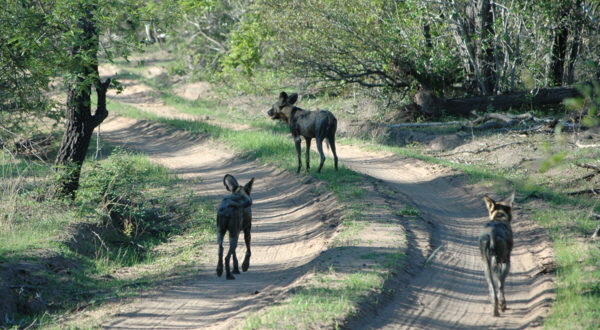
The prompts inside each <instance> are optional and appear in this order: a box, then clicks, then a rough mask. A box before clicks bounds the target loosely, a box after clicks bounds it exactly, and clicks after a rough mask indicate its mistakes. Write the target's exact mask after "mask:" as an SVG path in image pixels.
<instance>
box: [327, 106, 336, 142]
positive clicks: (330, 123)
mask: <svg viewBox="0 0 600 330" xmlns="http://www.w3.org/2000/svg"><path fill="white" fill-rule="evenodd" d="M332 129H333V132H332V131H331V130H332ZM336 130H337V120H336V119H335V117H334V116H333V114H331V113H329V112H328V113H327V125H325V136H326V137H327V138H326V139H325V140H326V142H327V150H331V146H330V145H329V137H330V136H331V135H330V134H335V131H336Z"/></svg>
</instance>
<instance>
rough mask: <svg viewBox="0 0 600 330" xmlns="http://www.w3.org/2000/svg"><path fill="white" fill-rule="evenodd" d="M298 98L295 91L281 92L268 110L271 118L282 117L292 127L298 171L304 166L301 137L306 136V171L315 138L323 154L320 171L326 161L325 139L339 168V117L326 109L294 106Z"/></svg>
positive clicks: (319, 171) (320, 152)
mask: <svg viewBox="0 0 600 330" xmlns="http://www.w3.org/2000/svg"><path fill="white" fill-rule="evenodd" d="M297 100H298V94H296V93H294V94H292V95H290V96H289V97H288V95H287V94H286V93H285V92H281V94H279V100H277V102H276V103H275V104H274V105H273V107H272V108H271V109H270V110H269V111H268V112H267V114H268V115H269V116H270V117H271V119H273V120H275V119H281V120H283V121H284V122H285V123H286V124H288V126H289V127H290V132H291V133H292V136H293V137H294V143H295V144H296V153H297V154H298V172H297V173H300V169H301V168H302V159H301V153H302V147H301V146H300V141H301V140H300V137H301V136H304V139H305V140H306V171H308V170H309V169H310V142H311V140H312V139H313V138H315V139H316V140H317V149H318V150H319V154H320V155H321V164H320V165H319V169H318V170H317V172H318V173H321V168H322V167H323V163H325V154H324V153H323V140H324V139H327V143H328V144H329V147H330V148H331V151H332V152H333V161H334V164H335V169H336V171H337V169H338V157H337V153H336V152H335V131H336V130H337V119H335V117H334V116H333V114H332V113H331V112H329V111H326V110H317V111H307V110H303V109H300V108H298V107H295V106H294V103H296V101H297Z"/></svg>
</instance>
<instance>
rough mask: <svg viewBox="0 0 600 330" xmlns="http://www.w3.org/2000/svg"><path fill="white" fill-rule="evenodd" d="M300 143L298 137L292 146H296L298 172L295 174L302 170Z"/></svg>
mask: <svg viewBox="0 0 600 330" xmlns="http://www.w3.org/2000/svg"><path fill="white" fill-rule="evenodd" d="M300 143H301V140H300V137H297V138H295V139H294V144H295V145H296V154H298V171H297V172H296V173H300V170H301V169H302V145H301V144H300Z"/></svg>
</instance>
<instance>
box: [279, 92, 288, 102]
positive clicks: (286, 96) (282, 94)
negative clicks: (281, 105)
mask: <svg viewBox="0 0 600 330" xmlns="http://www.w3.org/2000/svg"><path fill="white" fill-rule="evenodd" d="M287 98H288V95H287V93H286V92H281V93H279V99H280V100H284V101H285V100H286V99H287Z"/></svg>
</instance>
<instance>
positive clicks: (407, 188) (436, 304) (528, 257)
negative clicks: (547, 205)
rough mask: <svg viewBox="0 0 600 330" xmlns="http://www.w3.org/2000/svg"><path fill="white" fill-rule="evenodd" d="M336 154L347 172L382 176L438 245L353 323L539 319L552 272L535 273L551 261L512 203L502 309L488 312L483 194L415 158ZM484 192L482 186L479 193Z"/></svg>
mask: <svg viewBox="0 0 600 330" xmlns="http://www.w3.org/2000/svg"><path fill="white" fill-rule="evenodd" d="M338 149H339V151H338V154H339V157H340V160H341V161H342V162H343V163H344V164H345V165H346V166H348V167H350V168H352V169H353V170H355V171H358V172H361V173H365V174H368V175H370V176H373V177H375V178H378V179H381V180H385V181H386V182H387V183H388V184H389V185H390V186H391V187H393V188H394V189H396V190H398V191H400V192H402V193H405V194H407V195H409V196H410V198H411V199H412V200H413V201H414V203H415V204H417V205H418V206H419V209H420V210H421V212H422V217H423V218H425V219H427V220H428V221H430V222H431V226H432V229H433V230H432V236H431V245H432V246H431V248H432V249H436V248H437V247H440V246H441V248H440V250H439V251H438V252H437V253H436V254H435V255H434V257H433V258H432V259H431V260H430V262H429V263H428V264H427V266H426V267H424V268H422V269H421V271H420V272H418V273H417V274H416V276H415V277H414V278H413V279H412V280H411V281H410V282H409V283H406V284H405V286H404V288H402V289H401V290H400V292H399V293H398V294H397V295H396V296H395V298H394V299H393V301H392V302H391V303H389V304H388V306H387V307H386V308H384V309H382V310H380V311H378V315H377V316H376V317H372V318H368V317H367V318H361V319H356V320H353V322H351V323H350V324H351V325H352V328H353V329H359V328H360V329H363V328H366V329H483V328H486V329H490V328H492V329H525V328H534V327H537V326H540V323H539V321H540V317H542V316H543V315H545V313H547V311H548V307H549V304H550V302H551V299H552V288H553V285H552V283H553V277H552V276H551V275H547V274H543V273H540V272H541V270H542V269H543V264H544V263H547V262H550V261H551V259H552V258H551V254H552V251H551V246H550V245H549V244H548V241H547V237H546V236H545V235H544V233H543V231H542V230H540V229H539V228H536V227H535V226H533V224H532V223H531V222H530V221H527V220H522V219H521V217H520V216H519V210H518V205H517V206H516V210H515V220H514V224H513V230H514V231H515V241H516V243H515V249H514V250H513V254H512V255H513V258H512V260H511V261H512V269H511V274H510V276H509V277H508V280H507V287H506V291H505V292H506V296H507V306H508V310H507V312H506V313H505V314H503V315H502V317H499V318H494V317H491V316H490V314H491V307H490V303H489V299H488V291H487V285H486V282H485V279H484V277H483V265H482V263H481V260H480V257H479V251H478V248H477V237H478V236H479V230H480V228H481V225H482V223H484V222H485V221H486V219H487V211H486V209H485V207H484V203H483V201H482V196H483V193H478V192H474V193H471V192H469V191H467V190H466V189H465V188H464V187H461V186H455V185H454V184H452V183H451V182H452V176H453V175H452V172H451V171H449V170H447V169H443V168H440V167H438V166H435V165H430V164H427V163H424V162H421V161H418V160H415V159H409V158H401V157H397V156H392V155H390V154H382V153H369V152H357V151H356V148H354V147H349V146H341V147H340V148H338ZM484 193H488V192H484Z"/></svg>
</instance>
